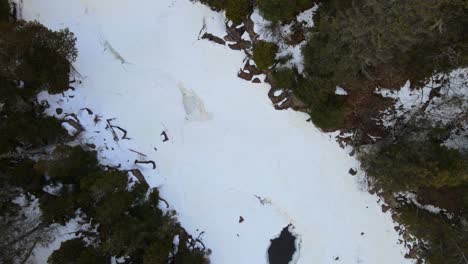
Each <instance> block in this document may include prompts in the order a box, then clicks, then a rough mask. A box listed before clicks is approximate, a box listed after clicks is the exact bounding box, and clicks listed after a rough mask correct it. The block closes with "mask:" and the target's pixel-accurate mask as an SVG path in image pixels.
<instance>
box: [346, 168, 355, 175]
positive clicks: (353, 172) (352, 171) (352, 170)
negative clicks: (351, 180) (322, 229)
mask: <svg viewBox="0 0 468 264" xmlns="http://www.w3.org/2000/svg"><path fill="white" fill-rule="evenodd" d="M348 173H349V174H351V175H353V176H354V175H356V174H357V170H355V169H353V168H351V169H349V171H348Z"/></svg>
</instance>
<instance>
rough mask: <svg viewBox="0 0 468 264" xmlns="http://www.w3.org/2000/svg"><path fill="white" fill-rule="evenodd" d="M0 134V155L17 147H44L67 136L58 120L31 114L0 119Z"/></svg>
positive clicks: (19, 114)
mask: <svg viewBox="0 0 468 264" xmlns="http://www.w3.org/2000/svg"><path fill="white" fill-rule="evenodd" d="M0 134H1V135H2V137H0V153H4V152H8V151H14V150H15V148H16V147H18V146H20V147H27V148H37V147H40V146H46V145H49V144H53V143H57V142H58V141H60V140H63V139H65V138H67V136H68V134H67V131H66V130H65V129H64V128H63V127H62V126H61V122H60V121H59V120H57V119H55V118H53V117H43V116H41V115H36V114H34V113H31V112H27V113H17V114H15V115H14V116H12V118H7V119H6V120H5V119H3V120H2V118H0Z"/></svg>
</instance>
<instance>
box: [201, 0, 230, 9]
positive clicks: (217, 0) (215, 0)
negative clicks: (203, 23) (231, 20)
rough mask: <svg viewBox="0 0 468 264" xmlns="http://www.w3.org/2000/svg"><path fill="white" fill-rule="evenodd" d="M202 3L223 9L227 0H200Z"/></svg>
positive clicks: (212, 7)
mask: <svg viewBox="0 0 468 264" xmlns="http://www.w3.org/2000/svg"><path fill="white" fill-rule="evenodd" d="M200 2H201V3H203V4H205V5H207V6H209V7H211V9H213V10H215V11H221V10H223V9H224V7H225V5H226V0H200Z"/></svg>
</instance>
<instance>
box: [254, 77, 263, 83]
mask: <svg viewBox="0 0 468 264" xmlns="http://www.w3.org/2000/svg"><path fill="white" fill-rule="evenodd" d="M252 82H253V83H261V82H262V81H260V79H259V78H255V79H253V80H252Z"/></svg>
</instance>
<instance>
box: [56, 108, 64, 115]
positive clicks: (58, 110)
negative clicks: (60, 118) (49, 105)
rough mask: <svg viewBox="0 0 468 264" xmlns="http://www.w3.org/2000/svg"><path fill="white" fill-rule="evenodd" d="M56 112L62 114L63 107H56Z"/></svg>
mask: <svg viewBox="0 0 468 264" xmlns="http://www.w3.org/2000/svg"><path fill="white" fill-rule="evenodd" d="M55 113H57V115H61V114H62V113H63V109H62V108H60V107H59V108H57V109H55Z"/></svg>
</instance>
